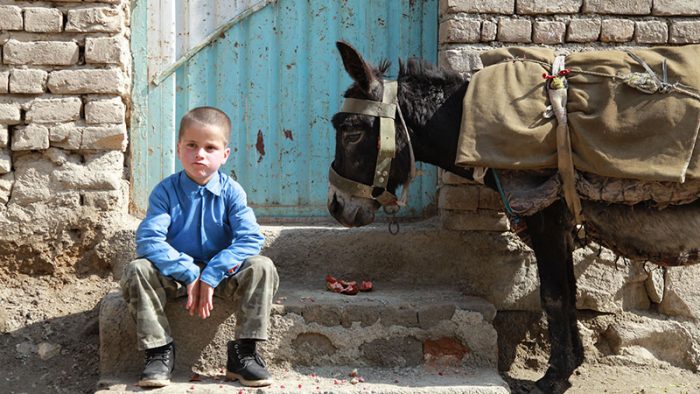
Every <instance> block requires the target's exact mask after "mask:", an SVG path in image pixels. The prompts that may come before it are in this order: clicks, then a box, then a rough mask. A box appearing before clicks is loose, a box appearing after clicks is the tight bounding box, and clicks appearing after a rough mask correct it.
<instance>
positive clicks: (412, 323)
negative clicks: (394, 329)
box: [379, 305, 418, 327]
mask: <svg viewBox="0 0 700 394" xmlns="http://www.w3.org/2000/svg"><path fill="white" fill-rule="evenodd" d="M379 319H380V320H379V321H380V322H381V324H382V325H383V326H385V327H391V326H403V327H418V312H417V311H416V310H415V309H413V308H412V307H409V306H406V305H400V306H388V307H387V308H386V309H384V311H383V312H382V314H381V316H380V317H379Z"/></svg>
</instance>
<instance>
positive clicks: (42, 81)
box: [10, 69, 49, 94]
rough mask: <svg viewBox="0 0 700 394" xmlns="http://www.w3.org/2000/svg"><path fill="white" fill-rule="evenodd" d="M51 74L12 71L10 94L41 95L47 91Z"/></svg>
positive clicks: (39, 71)
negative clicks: (47, 83) (47, 81)
mask: <svg viewBox="0 0 700 394" xmlns="http://www.w3.org/2000/svg"><path fill="white" fill-rule="evenodd" d="M48 75H49V73H47V72H46V71H44V70H24V69H16V70H12V74H11V75H10V92H11V93H24V94H41V93H44V91H45V90H46V80H47V78H48Z"/></svg>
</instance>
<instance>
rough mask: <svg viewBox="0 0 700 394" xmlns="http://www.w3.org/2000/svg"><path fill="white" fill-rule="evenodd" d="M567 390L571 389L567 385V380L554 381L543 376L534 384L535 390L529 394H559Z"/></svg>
mask: <svg viewBox="0 0 700 394" xmlns="http://www.w3.org/2000/svg"><path fill="white" fill-rule="evenodd" d="M569 388H571V383H569V380H568V379H561V378H560V379H555V378H548V377H547V376H545V377H543V378H542V379H540V380H538V381H537V382H536V383H535V388H533V389H532V391H530V394H561V393H564V392H565V391H566V390H568V389H569Z"/></svg>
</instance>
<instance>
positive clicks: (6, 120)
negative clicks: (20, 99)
mask: <svg viewBox="0 0 700 394" xmlns="http://www.w3.org/2000/svg"><path fill="white" fill-rule="evenodd" d="M19 108H20V105H19V103H0V123H1V124H17V123H20V122H21V120H22V114H21V113H20V109H19Z"/></svg>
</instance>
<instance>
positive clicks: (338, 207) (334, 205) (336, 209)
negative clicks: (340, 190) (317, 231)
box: [328, 193, 343, 214]
mask: <svg viewBox="0 0 700 394" xmlns="http://www.w3.org/2000/svg"><path fill="white" fill-rule="evenodd" d="M328 210H329V211H330V213H331V214H339V213H340V212H341V211H342V210H343V206H342V204H340V201H338V197H337V194H335V193H333V198H332V199H331V202H330V204H328Z"/></svg>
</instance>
